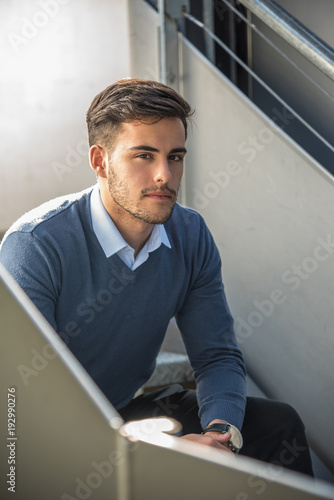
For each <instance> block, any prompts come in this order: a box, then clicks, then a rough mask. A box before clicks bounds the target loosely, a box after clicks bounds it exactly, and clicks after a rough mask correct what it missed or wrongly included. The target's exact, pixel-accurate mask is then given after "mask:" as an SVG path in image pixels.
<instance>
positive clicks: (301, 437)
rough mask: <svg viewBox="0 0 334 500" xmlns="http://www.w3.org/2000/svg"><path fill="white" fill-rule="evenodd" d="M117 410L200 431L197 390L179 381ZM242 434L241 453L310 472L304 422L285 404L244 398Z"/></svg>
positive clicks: (127, 416) (126, 415)
mask: <svg viewBox="0 0 334 500" xmlns="http://www.w3.org/2000/svg"><path fill="white" fill-rule="evenodd" d="M119 413H120V415H121V416H122V417H123V419H124V420H125V421H126V422H128V421H129V420H140V419H143V418H149V417H161V416H167V417H171V418H175V419H176V420H178V421H179V422H180V423H181V424H182V426H183V430H182V435H185V434H192V433H195V434H200V433H201V432H202V428H201V425H200V420H199V417H198V404H197V398H196V391H193V390H184V389H183V388H182V387H181V386H180V385H172V386H168V387H166V388H164V389H159V390H157V391H153V392H150V393H144V394H141V395H140V396H138V397H137V398H135V399H133V400H132V401H131V402H130V403H129V404H128V405H127V406H125V407H124V408H122V409H121V410H119ZM242 436H243V441H244V445H243V447H242V449H241V451H240V455H244V456H247V457H251V458H256V459H257V460H262V461H264V462H267V463H271V464H274V465H276V466H279V467H285V468H287V469H290V470H294V471H297V472H301V473H304V474H308V475H310V476H313V470H312V462H311V457H310V452H309V447H308V444H307V440H306V436H305V432H304V425H303V422H302V421H301V419H300V417H299V415H298V414H297V413H296V411H295V410H294V409H293V408H292V407H291V406H289V405H288V404H285V403H280V402H277V401H273V400H270V399H263V398H251V397H249V398H247V405H246V413H245V419H244V424H243V427H242Z"/></svg>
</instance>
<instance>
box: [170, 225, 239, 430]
mask: <svg viewBox="0 0 334 500" xmlns="http://www.w3.org/2000/svg"><path fill="white" fill-rule="evenodd" d="M203 226H204V227H203ZM203 226H202V230H201V231H200V237H199V239H198V244H197V246H196V248H195V250H194V253H195V255H194V257H193V260H194V263H193V269H194V273H193V274H194V276H193V279H192V282H191V284H190V287H189V290H188V293H187V296H186V299H185V301H184V303H183V305H182V308H181V310H180V311H179V312H178V314H177V316H176V320H177V323H178V326H179V328H180V331H181V334H182V337H183V340H184V343H185V347H186V350H187V353H188V356H189V359H190V362H191V365H192V367H193V369H194V375H195V379H196V385H197V397H198V403H199V416H200V419H201V425H202V427H203V428H205V427H206V426H207V425H208V424H209V422H211V420H214V419H221V420H225V421H227V422H229V423H231V424H233V425H235V426H236V427H238V428H239V429H241V427H242V423H243V418H244V412H245V405H246V396H245V390H246V389H245V367H244V362H243V357H242V353H241V351H240V349H239V347H238V345H237V341H236V337H235V333H234V328H233V318H232V316H231V313H230V310H229V307H228V304H227V301H226V297H225V293H224V286H223V282H222V276H221V260H220V256H219V251H218V249H217V247H216V245H215V242H214V240H213V237H212V235H211V233H210V232H209V230H208V229H207V227H206V226H205V225H204V222H203Z"/></svg>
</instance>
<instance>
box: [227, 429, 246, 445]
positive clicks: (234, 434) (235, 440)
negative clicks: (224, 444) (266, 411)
mask: <svg viewBox="0 0 334 500" xmlns="http://www.w3.org/2000/svg"><path fill="white" fill-rule="evenodd" d="M229 432H230V433H231V441H232V444H233V446H234V447H235V448H236V449H237V450H240V448H241V447H242V444H243V440H242V435H241V432H240V431H239V429H237V428H236V427H235V426H234V425H231V426H230V429H229Z"/></svg>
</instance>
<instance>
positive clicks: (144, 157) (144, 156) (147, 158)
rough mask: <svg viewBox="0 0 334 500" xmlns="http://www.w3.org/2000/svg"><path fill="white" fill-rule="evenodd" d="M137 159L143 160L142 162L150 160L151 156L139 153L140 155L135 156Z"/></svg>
mask: <svg viewBox="0 0 334 500" xmlns="http://www.w3.org/2000/svg"><path fill="white" fill-rule="evenodd" d="M137 158H143V159H144V160H149V159H150V158H152V155H151V154H150V153H141V154H140V155H138V156H137Z"/></svg>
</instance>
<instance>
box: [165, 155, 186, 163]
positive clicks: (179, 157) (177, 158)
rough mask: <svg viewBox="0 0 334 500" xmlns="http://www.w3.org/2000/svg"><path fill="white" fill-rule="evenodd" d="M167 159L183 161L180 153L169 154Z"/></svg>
mask: <svg viewBox="0 0 334 500" xmlns="http://www.w3.org/2000/svg"><path fill="white" fill-rule="evenodd" d="M168 158H169V160H171V161H175V162H182V161H183V156H182V155H170V156H169V157H168Z"/></svg>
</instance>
